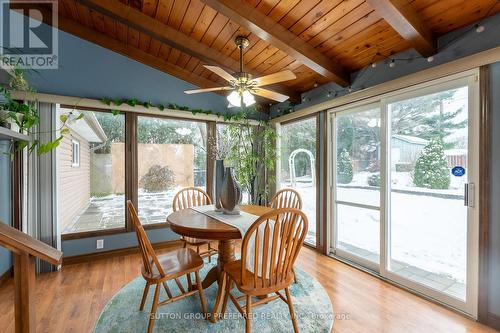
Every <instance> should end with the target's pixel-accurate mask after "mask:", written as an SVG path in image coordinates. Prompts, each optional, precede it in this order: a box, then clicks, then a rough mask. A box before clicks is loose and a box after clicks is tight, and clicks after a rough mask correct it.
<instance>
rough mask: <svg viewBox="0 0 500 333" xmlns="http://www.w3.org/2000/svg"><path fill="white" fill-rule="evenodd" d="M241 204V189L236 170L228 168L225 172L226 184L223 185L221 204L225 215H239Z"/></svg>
mask: <svg viewBox="0 0 500 333" xmlns="http://www.w3.org/2000/svg"><path fill="white" fill-rule="evenodd" d="M240 202H241V187H240V185H239V184H238V182H237V181H236V178H235V177H234V169H233V168H232V167H227V168H226V171H225V172H224V182H223V183H222V191H221V196H220V203H221V205H222V208H223V209H224V214H228V215H239V214H240V206H239V205H240Z"/></svg>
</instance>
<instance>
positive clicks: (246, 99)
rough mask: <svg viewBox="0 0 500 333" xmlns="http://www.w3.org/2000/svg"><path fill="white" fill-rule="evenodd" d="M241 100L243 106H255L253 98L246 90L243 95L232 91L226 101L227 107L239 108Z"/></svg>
mask: <svg viewBox="0 0 500 333" xmlns="http://www.w3.org/2000/svg"><path fill="white" fill-rule="evenodd" d="M241 99H243V104H244V105H245V106H250V105H253V104H255V97H254V96H253V95H252V93H251V92H250V91H248V90H244V91H243V93H241V94H240V93H239V92H238V91H236V90H235V91H233V92H232V93H230V94H229V95H228V96H227V100H228V101H229V107H230V108H233V107H241Z"/></svg>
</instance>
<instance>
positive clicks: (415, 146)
mask: <svg viewBox="0 0 500 333" xmlns="http://www.w3.org/2000/svg"><path fill="white" fill-rule="evenodd" d="M428 143H429V141H428V140H425V139H422V138H418V137H416V136H411V135H401V134H393V135H392V140H391V160H392V163H393V165H392V167H393V168H395V166H396V164H405V165H413V164H414V163H415V161H416V160H417V158H418V156H419V155H420V151H422V149H424V147H425V146H426V145H427V144H428Z"/></svg>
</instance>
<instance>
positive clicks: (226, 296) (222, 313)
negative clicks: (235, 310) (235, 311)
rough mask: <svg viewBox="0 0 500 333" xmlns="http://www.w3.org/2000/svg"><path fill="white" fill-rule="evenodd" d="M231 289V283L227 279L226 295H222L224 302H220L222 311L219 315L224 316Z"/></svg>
mask: <svg viewBox="0 0 500 333" xmlns="http://www.w3.org/2000/svg"><path fill="white" fill-rule="evenodd" d="M231 289H233V281H232V280H231V279H230V278H229V277H228V278H227V282H226V293H225V294H224V302H222V310H221V312H220V313H221V315H224V314H225V313H226V307H227V301H228V299H229V293H230V292H231Z"/></svg>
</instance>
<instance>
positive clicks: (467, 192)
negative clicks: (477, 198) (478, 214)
mask: <svg viewBox="0 0 500 333" xmlns="http://www.w3.org/2000/svg"><path fill="white" fill-rule="evenodd" d="M464 206H466V207H474V183H465V184H464Z"/></svg>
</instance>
